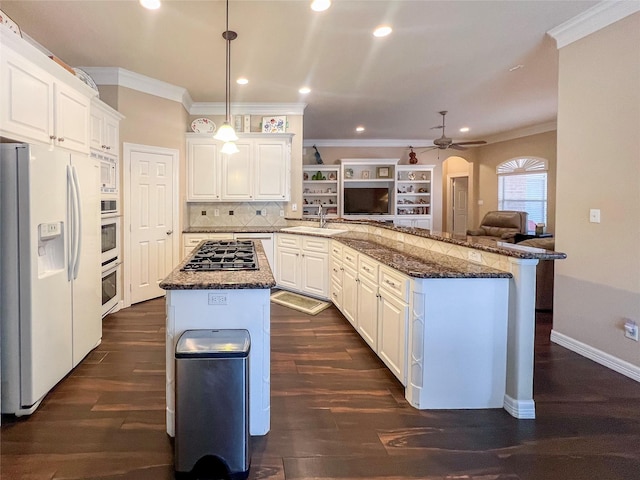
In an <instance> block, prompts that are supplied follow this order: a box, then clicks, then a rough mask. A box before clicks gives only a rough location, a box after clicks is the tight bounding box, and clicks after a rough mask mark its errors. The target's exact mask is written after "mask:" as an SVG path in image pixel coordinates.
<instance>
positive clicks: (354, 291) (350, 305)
mask: <svg viewBox="0 0 640 480" xmlns="http://www.w3.org/2000/svg"><path fill="white" fill-rule="evenodd" d="M356 279H357V275H356V271H355V270H352V269H350V268H347V267H346V266H344V270H343V271H342V313H343V314H344V316H345V317H347V320H349V322H351V325H353V326H354V327H355V326H356V312H357V308H358V303H357V299H358V282H357V281H356Z"/></svg>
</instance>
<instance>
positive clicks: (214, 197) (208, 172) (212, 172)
mask: <svg viewBox="0 0 640 480" xmlns="http://www.w3.org/2000/svg"><path fill="white" fill-rule="evenodd" d="M291 137H292V135H291V134H241V135H240V138H239V139H238V141H237V142H236V145H237V146H238V150H239V152H238V153H235V154H233V155H225V154H221V153H220V149H221V148H222V145H223V144H222V142H219V141H217V140H214V139H213V138H212V136H210V135H207V136H205V135H202V134H190V133H188V134H187V201H190V202H217V201H225V202H252V201H288V200H289V198H290V192H291V184H290V176H291V175H290V171H291Z"/></svg>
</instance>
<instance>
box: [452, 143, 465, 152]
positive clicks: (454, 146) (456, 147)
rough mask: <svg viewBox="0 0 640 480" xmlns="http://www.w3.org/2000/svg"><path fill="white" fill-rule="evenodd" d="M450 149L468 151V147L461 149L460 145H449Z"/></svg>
mask: <svg viewBox="0 0 640 480" xmlns="http://www.w3.org/2000/svg"><path fill="white" fill-rule="evenodd" d="M449 148H451V149H453V150H466V147H461V146H460V144H458V143H452V144H451V145H449Z"/></svg>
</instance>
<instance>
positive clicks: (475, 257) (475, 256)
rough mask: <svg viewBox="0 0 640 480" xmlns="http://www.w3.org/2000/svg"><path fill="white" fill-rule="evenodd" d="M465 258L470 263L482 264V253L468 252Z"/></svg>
mask: <svg viewBox="0 0 640 480" xmlns="http://www.w3.org/2000/svg"><path fill="white" fill-rule="evenodd" d="M467 258H468V259H469V261H471V262H476V263H482V253H481V252H478V251H477V250H469V253H468V254H467Z"/></svg>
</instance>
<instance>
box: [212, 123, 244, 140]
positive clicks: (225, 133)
mask: <svg viewBox="0 0 640 480" xmlns="http://www.w3.org/2000/svg"><path fill="white" fill-rule="evenodd" d="M213 138H215V139H216V140H220V141H222V142H236V141H237V140H238V135H236V131H235V130H234V129H233V127H232V126H231V124H230V123H229V122H227V121H226V120H225V122H224V123H223V124H222V125H221V126H220V128H218V131H217V132H216V134H215V135H214V136H213Z"/></svg>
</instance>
